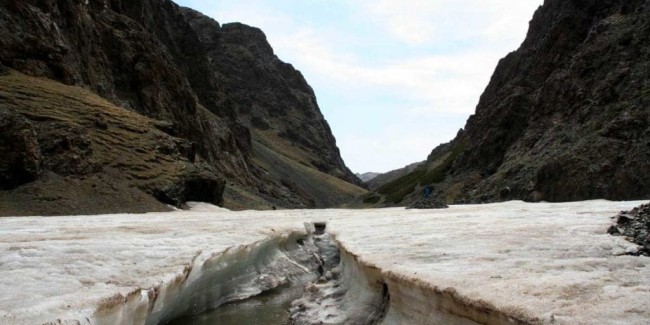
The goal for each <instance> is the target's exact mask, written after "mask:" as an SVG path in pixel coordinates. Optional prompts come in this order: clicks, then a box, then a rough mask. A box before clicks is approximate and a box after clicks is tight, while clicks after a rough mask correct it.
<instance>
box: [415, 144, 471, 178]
mask: <svg viewBox="0 0 650 325" xmlns="http://www.w3.org/2000/svg"><path fill="white" fill-rule="evenodd" d="M464 150H465V146H464V145H462V144H459V145H456V146H454V147H453V148H452V149H451V152H450V153H449V155H447V157H446V158H445V160H443V161H442V163H441V164H439V165H438V166H436V167H435V168H433V169H432V170H430V171H429V172H427V174H426V175H425V176H424V177H422V179H420V185H423V186H424V185H430V184H437V183H440V182H442V181H443V180H445V177H446V176H447V171H448V170H449V168H451V164H453V163H454V160H456V158H457V157H458V155H460V154H461V153H462V152H463V151H464Z"/></svg>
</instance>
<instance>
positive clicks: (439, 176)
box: [364, 143, 466, 204]
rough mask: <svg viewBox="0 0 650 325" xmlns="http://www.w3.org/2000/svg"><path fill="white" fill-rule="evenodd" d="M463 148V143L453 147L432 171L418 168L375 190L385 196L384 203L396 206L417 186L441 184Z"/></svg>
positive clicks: (426, 168)
mask: <svg viewBox="0 0 650 325" xmlns="http://www.w3.org/2000/svg"><path fill="white" fill-rule="evenodd" d="M465 147H466V146H465V145H464V144H463V143H460V144H457V145H455V146H454V147H453V148H452V149H451V151H450V152H449V153H448V154H447V155H446V157H445V158H444V160H442V162H441V163H439V164H438V165H436V166H435V167H433V168H432V169H429V168H428V167H426V166H421V167H418V168H417V169H415V170H414V171H412V172H411V173H409V174H407V175H405V176H402V177H400V178H398V179H396V180H394V181H392V182H390V183H387V184H385V185H383V186H382V187H380V188H379V189H377V192H379V193H381V194H383V195H385V196H386V202H390V203H394V204H397V203H400V202H401V201H402V200H403V199H404V197H405V196H406V195H408V194H410V193H412V192H413V190H415V188H416V187H417V186H418V185H423V186H424V185H429V184H435V183H440V182H442V181H443V180H444V179H445V177H446V175H447V171H448V170H449V168H450V167H451V165H452V164H453V162H454V160H455V159H456V158H457V157H458V156H459V155H460V154H461V153H462V152H463V151H464V150H465ZM364 203H365V200H364Z"/></svg>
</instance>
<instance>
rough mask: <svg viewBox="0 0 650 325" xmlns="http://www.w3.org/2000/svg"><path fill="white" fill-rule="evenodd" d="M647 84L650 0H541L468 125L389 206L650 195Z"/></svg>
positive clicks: (400, 188) (649, 94)
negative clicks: (430, 197) (425, 197)
mask: <svg viewBox="0 0 650 325" xmlns="http://www.w3.org/2000/svg"><path fill="white" fill-rule="evenodd" d="M648 80H650V3H649V2H648V1H642V0H633V1H628V0H608V1H595V0H587V1H583V0H546V1H545V2H544V5H543V6H542V7H540V8H539V9H538V10H537V12H536V13H535V15H534V17H533V19H532V21H531V22H530V29H529V31H528V35H527V37H526V40H525V41H524V42H523V44H522V45H521V47H520V48H519V49H518V50H516V51H515V52H512V53H510V54H508V55H507V56H506V57H505V58H503V59H502V60H501V61H500V62H499V64H498V66H497V67H496V70H495V72H494V74H493V76H492V78H491V80H490V83H489V84H488V86H487V88H486V89H485V92H484V93H483V95H482V96H481V98H480V101H479V104H478V106H477V108H476V113H475V114H474V115H473V116H471V117H470V118H469V120H468V121H467V124H466V126H465V128H464V130H463V131H462V132H459V134H458V136H457V137H456V138H455V139H454V140H453V141H452V142H451V145H450V144H445V145H443V146H441V147H439V148H437V149H436V150H434V153H432V156H430V157H429V161H428V163H427V167H426V170H420V171H414V172H413V173H420V175H419V176H418V175H413V173H412V174H411V175H410V176H409V175H407V176H405V177H404V178H408V177H411V178H413V179H417V181H412V182H402V184H406V185H405V186H406V189H405V188H404V186H398V187H397V189H392V190H390V191H388V194H386V193H384V196H389V195H390V194H395V193H397V192H399V193H397V194H396V195H393V196H392V197H391V198H392V199H391V200H385V201H382V202H385V203H386V204H408V203H409V202H412V201H413V200H415V199H416V198H417V197H418V194H419V192H420V189H421V188H422V187H423V186H426V185H431V186H433V187H435V188H436V191H434V192H435V193H437V195H438V196H439V197H440V198H441V199H443V200H444V201H445V202H447V203H477V202H493V201H504V200H512V199H523V200H530V201H539V200H545V201H572V200H586V199H594V198H606V199H613V200H629V199H642V198H648V197H650V173H648V171H649V170H650V128H649V126H650V110H649V109H648V107H649V106H650V85H649V84H648ZM436 157H438V158H436ZM435 165H439V166H440V165H441V166H443V167H444V168H442V169H440V168H438V170H437V171H434V170H435V169H436V167H434V166H435ZM398 185H399V184H398Z"/></svg>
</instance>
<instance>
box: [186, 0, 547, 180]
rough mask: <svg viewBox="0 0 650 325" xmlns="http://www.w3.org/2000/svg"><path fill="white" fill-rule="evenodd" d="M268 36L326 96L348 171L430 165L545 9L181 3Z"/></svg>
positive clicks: (382, 0)
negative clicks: (535, 15) (502, 60)
mask: <svg viewBox="0 0 650 325" xmlns="http://www.w3.org/2000/svg"><path fill="white" fill-rule="evenodd" d="M175 2H177V3H178V4H179V5H182V6H186V7H190V8H193V9H196V10H198V11H201V12H203V13H204V14H206V15H208V16H210V17H212V18H214V19H216V20H217V21H218V22H220V23H222V24H223V23H228V22H241V23H244V24H247V25H251V26H255V27H259V28H261V29H262V31H264V33H265V34H266V37H267V39H268V41H269V43H270V44H271V46H272V47H273V49H274V51H275V54H276V55H277V56H278V57H279V58H280V59H281V60H282V61H285V62H288V63H291V64H292V65H293V66H294V67H295V68H296V69H298V70H300V71H301V72H302V74H303V75H304V76H305V79H307V82H308V83H309V84H310V85H311V87H312V88H313V89H314V92H315V93H316V98H317V100H318V104H319V107H320V109H321V111H322V113H323V115H324V116H325V119H326V120H327V121H328V123H329V125H330V127H331V129H332V132H333V133H334V136H335V137H336V140H337V145H338V147H339V148H340V150H341V156H342V157H343V160H344V161H345V163H346V165H347V166H348V167H349V168H350V169H351V170H352V171H354V172H360V173H363V172H386V171H390V170H393V169H397V168H401V167H404V166H406V165H408V164H410V163H413V162H417V161H422V160H425V159H426V157H427V155H428V154H429V153H430V152H431V150H432V149H433V148H435V147H436V146H437V145H438V144H440V143H444V142H447V141H449V140H451V139H453V138H454V136H455V135H456V133H457V132H458V130H459V129H460V128H462V127H463V126H464V125H465V121H466V120H467V118H468V117H469V116H470V115H471V114H473V113H474V109H475V108H476V104H477V103H478V99H479V96H480V95H481V93H482V92H483V90H484V89H485V87H486V86H487V84H488V82H489V80H490V76H491V75H492V73H493V72H494V68H495V67H496V64H497V62H498V61H499V59H500V58H502V57H504V56H505V55H506V54H508V53H509V52H511V51H514V50H516V49H517V48H518V47H519V45H520V44H521V42H523V40H524V38H525V36H526V32H527V30H528V22H529V21H530V19H531V18H532V15H533V13H534V12H535V10H536V9H537V8H538V7H539V6H540V5H541V4H542V2H543V0H265V1H264V0H175Z"/></svg>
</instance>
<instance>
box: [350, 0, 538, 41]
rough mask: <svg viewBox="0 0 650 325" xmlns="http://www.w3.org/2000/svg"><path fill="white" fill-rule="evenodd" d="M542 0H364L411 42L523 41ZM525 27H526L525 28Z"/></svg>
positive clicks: (372, 12)
mask: <svg viewBox="0 0 650 325" xmlns="http://www.w3.org/2000/svg"><path fill="white" fill-rule="evenodd" d="M541 3H542V0H518V1H515V0H511V1H505V0H481V1H478V0H361V4H362V8H363V10H364V11H366V12H367V13H369V14H370V15H371V18H372V19H373V20H374V21H375V23H377V25H378V26H382V27H383V28H384V30H385V31H386V32H387V33H389V34H390V35H392V36H393V37H396V38H397V39H400V40H401V41H403V42H405V43H407V44H409V45H422V44H426V43H430V42H436V41H460V40H472V39H474V40H481V39H482V40H488V41H495V40H497V41H500V40H503V39H507V40H508V41H511V40H519V39H523V35H524V34H525V27H526V26H525V23H526V22H528V20H530V18H531V13H532V12H533V10H534V9H535V8H536V7H537V6H539V5H541ZM522 26H523V29H522Z"/></svg>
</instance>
